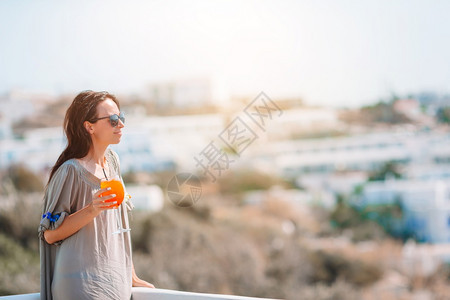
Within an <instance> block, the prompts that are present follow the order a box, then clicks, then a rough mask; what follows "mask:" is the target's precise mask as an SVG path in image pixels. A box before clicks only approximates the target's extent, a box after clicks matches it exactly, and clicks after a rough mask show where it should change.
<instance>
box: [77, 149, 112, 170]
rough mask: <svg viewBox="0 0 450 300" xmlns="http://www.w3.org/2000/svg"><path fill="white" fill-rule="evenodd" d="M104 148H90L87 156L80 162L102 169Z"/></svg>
mask: <svg viewBox="0 0 450 300" xmlns="http://www.w3.org/2000/svg"><path fill="white" fill-rule="evenodd" d="M106 149H107V147H106V148H95V147H91V149H89V152H88V154H87V155H86V156H85V157H83V158H82V160H83V161H84V162H85V163H87V164H95V165H99V166H101V167H102V168H103V167H105V162H106V160H105V153H106Z"/></svg>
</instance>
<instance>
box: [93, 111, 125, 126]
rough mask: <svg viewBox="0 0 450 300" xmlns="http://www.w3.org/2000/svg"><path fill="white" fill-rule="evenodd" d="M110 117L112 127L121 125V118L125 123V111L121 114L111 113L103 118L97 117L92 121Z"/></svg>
mask: <svg viewBox="0 0 450 300" xmlns="http://www.w3.org/2000/svg"><path fill="white" fill-rule="evenodd" d="M108 118H109V122H110V123H111V126H112V127H116V126H117V125H119V120H120V121H122V123H124V124H125V115H124V114H123V112H121V113H120V114H119V115H118V114H114V115H110V116H107V117H102V118H95V119H93V120H92V121H90V122H91V123H95V122H97V121H98V120H103V119H108Z"/></svg>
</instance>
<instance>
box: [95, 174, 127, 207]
mask: <svg viewBox="0 0 450 300" xmlns="http://www.w3.org/2000/svg"><path fill="white" fill-rule="evenodd" d="M107 187H110V188H111V190H109V191H108V192H105V193H103V194H102V196H107V195H111V194H116V197H114V198H111V199H109V200H106V201H105V202H114V201H117V204H115V205H114V207H115V208H117V207H119V205H120V204H121V203H122V201H123V198H124V196H125V191H124V188H123V185H122V182H121V181H120V180H118V179H111V180H108V181H106V180H102V181H101V183H100V188H102V189H104V188H107Z"/></svg>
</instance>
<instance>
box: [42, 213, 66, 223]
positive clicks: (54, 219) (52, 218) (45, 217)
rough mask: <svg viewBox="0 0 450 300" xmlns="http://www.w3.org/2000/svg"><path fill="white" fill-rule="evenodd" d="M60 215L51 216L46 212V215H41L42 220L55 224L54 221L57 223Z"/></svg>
mask: <svg viewBox="0 0 450 300" xmlns="http://www.w3.org/2000/svg"><path fill="white" fill-rule="evenodd" d="M60 215H61V214H54V215H52V214H51V213H50V212H47V213H46V214H43V215H42V219H49V220H50V222H56V221H58V219H59V216H60Z"/></svg>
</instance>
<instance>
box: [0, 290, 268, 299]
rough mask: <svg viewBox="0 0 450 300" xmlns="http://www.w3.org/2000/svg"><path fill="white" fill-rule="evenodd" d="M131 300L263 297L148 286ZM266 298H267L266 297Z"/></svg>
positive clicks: (15, 297)
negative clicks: (150, 287) (181, 290)
mask: <svg viewBox="0 0 450 300" xmlns="http://www.w3.org/2000/svg"><path fill="white" fill-rule="evenodd" d="M0 299H2V300H6V299H9V300H40V299H41V298H40V295H39V293H34V294H24V295H12V296H4V297H0ZM131 299H132V300H197V299H198V300H217V299H230V300H241V299H242V300H251V299H255V300H256V299H258V300H261V299H263V298H252V297H243V296H232V295H218V294H203V293H190V292H180V291H173V290H164V289H149V288H138V287H134V288H133V296H132V298H131ZM266 300H267V299H266Z"/></svg>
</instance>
